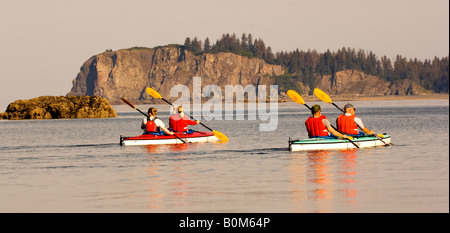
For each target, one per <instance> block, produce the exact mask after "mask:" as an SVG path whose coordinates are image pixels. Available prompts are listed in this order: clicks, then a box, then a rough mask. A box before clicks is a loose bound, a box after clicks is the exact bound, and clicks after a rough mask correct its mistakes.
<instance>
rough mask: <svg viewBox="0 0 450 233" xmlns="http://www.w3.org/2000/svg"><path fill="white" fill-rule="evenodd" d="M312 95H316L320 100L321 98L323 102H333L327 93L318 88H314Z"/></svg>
mask: <svg viewBox="0 0 450 233" xmlns="http://www.w3.org/2000/svg"><path fill="white" fill-rule="evenodd" d="M314 95H316V96H317V98H319V99H320V100H322V101H323V102H325V103H330V104H331V103H333V101H331V98H330V97H329V96H328V95H327V93H325V92H323V91H322V90H320V89H319V88H316V89H314Z"/></svg>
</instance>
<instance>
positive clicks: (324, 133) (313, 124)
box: [305, 104, 349, 138]
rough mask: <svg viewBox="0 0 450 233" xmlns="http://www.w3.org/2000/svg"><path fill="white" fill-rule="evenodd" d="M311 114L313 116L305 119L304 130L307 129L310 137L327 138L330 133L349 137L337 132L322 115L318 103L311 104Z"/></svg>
mask: <svg viewBox="0 0 450 233" xmlns="http://www.w3.org/2000/svg"><path fill="white" fill-rule="evenodd" d="M311 114H312V115H313V116H312V117H309V118H308V119H307V120H306V121H305V125H306V130H307V131H308V136H309V137H310V138H313V137H321V138H329V137H330V136H331V135H330V133H331V134H332V135H334V136H336V137H340V138H349V137H348V136H347V135H345V134H341V133H339V132H338V131H336V130H335V129H334V128H333V126H331V124H330V122H329V121H328V119H327V117H326V116H325V115H322V111H321V108H320V105H317V104H316V105H313V106H312V107H311ZM331 137H332V136H331Z"/></svg>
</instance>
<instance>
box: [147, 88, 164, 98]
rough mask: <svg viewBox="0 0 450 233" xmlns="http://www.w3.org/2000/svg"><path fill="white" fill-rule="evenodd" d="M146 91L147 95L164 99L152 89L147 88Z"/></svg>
mask: <svg viewBox="0 0 450 233" xmlns="http://www.w3.org/2000/svg"><path fill="white" fill-rule="evenodd" d="M145 91H146V92H147V94H149V95H151V96H153V98H156V99H162V97H161V95H160V94H159V93H158V92H157V91H155V90H153V89H151V88H150V87H147V88H146V89H145Z"/></svg>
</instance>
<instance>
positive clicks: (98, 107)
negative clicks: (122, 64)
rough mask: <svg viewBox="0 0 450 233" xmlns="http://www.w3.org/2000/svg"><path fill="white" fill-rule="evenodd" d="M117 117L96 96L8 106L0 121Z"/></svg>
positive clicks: (45, 98)
mask: <svg viewBox="0 0 450 233" xmlns="http://www.w3.org/2000/svg"><path fill="white" fill-rule="evenodd" d="M108 117H117V113H116V111H114V109H113V108H112V107H111V105H110V104H109V102H108V101H107V100H106V99H104V98H102V97H98V96H67V97H65V96H41V97H37V98H34V99H30V100H17V101H15V102H13V103H11V104H9V105H8V107H7V108H6V111H5V112H4V113H1V114H0V119H10V120H20V119H60V118H108Z"/></svg>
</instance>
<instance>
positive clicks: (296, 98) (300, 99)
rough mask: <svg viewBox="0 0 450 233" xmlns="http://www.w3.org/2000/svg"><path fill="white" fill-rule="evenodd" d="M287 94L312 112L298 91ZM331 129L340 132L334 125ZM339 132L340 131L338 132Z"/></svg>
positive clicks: (350, 140)
mask: <svg viewBox="0 0 450 233" xmlns="http://www.w3.org/2000/svg"><path fill="white" fill-rule="evenodd" d="M287 94H288V96H289V97H291V99H293V100H294V101H295V102H296V103H298V104H303V105H305V106H306V107H307V108H308V109H309V110H311V107H309V106H308V105H307V104H306V103H305V101H304V100H303V98H302V97H301V96H300V94H298V93H297V92H296V91H294V90H288V91H287ZM331 127H333V129H334V130H336V131H338V130H337V129H336V128H335V127H334V126H333V125H331ZM338 132H339V131H338ZM347 137H348V138H346V139H347V140H348V141H349V142H351V143H352V144H353V145H354V146H356V148H359V146H358V145H356V143H354V142H353V141H352V140H353V137H351V136H348V135H347Z"/></svg>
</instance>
